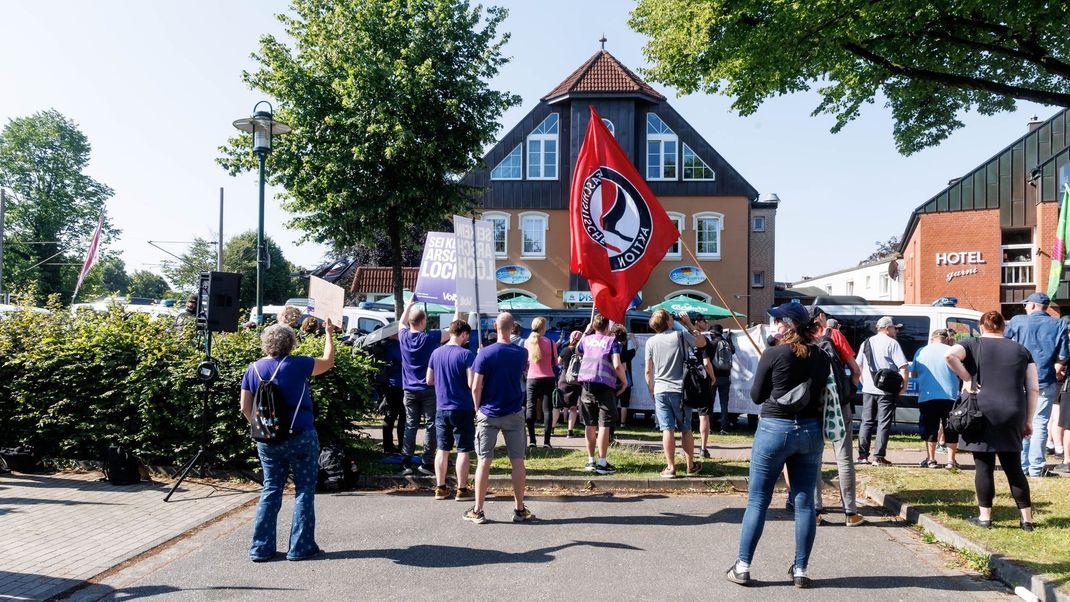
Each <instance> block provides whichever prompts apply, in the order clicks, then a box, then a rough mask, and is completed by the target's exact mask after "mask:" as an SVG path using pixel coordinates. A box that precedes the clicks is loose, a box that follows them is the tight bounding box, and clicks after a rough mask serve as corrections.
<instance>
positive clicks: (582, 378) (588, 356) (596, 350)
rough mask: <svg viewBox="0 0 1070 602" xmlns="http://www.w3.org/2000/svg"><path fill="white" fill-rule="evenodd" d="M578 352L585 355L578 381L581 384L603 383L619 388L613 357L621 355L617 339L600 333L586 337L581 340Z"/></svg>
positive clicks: (581, 362) (577, 348) (577, 347)
mask: <svg viewBox="0 0 1070 602" xmlns="http://www.w3.org/2000/svg"><path fill="white" fill-rule="evenodd" d="M576 352H577V353H580V354H582V355H583V360H582V361H580V375H579V378H578V379H577V380H579V382H581V383H601V384H603V385H606V386H607V387H613V388H614V389H615V388H617V386H618V385H619V384H620V383H618V382H617V372H616V371H615V370H614V369H613V355H614V354H617V355H620V344H619V343H617V339H616V338H614V337H611V336H609V335H605V334H598V333H593V334H589V335H586V336H584V337H583V338H582V339H580V343H579V345H577V346H576Z"/></svg>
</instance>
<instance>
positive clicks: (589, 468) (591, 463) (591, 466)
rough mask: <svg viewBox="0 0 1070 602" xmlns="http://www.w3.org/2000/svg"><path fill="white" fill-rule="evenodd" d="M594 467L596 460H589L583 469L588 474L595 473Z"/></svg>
mask: <svg viewBox="0 0 1070 602" xmlns="http://www.w3.org/2000/svg"><path fill="white" fill-rule="evenodd" d="M594 466H595V465H594V460H589V461H588V462H587V463H586V464H584V465H583V469H584V470H586V471H587V472H594Z"/></svg>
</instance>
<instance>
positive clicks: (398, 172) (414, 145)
mask: <svg viewBox="0 0 1070 602" xmlns="http://www.w3.org/2000/svg"><path fill="white" fill-rule="evenodd" d="M291 8H292V12H291V13H288V14H284V15H279V17H278V18H279V20H280V21H281V22H282V24H283V26H284V27H285V29H286V33H287V34H288V36H289V37H290V38H291V39H292V48H291V47H288V46H286V45H285V44H284V43H283V42H282V41H280V40H278V39H276V38H275V37H274V36H270V35H267V36H263V37H262V38H261V39H260V49H259V51H258V52H256V53H255V54H254V55H253V59H254V60H255V61H256V62H257V63H258V64H259V69H258V70H256V71H255V72H252V73H249V72H245V73H243V74H242V79H243V81H244V82H245V83H246V84H248V85H249V86H250V87H251V88H253V89H255V90H257V91H260V92H263V93H265V94H267V95H269V96H271V97H273V98H274V99H276V102H277V105H276V116H277V118H279V119H281V120H282V121H284V122H286V123H287V124H289V125H290V126H291V127H292V128H293V131H292V132H291V133H290V134H287V135H286V136H281V137H279V138H277V139H276V140H275V144H274V145H273V150H272V154H271V155H270V156H269V158H268V172H269V177H270V180H271V182H272V183H273V184H276V185H279V186H281V187H283V188H284V190H285V193H284V196H285V201H284V206H285V208H286V209H288V210H289V211H291V212H292V213H294V214H295V215H296V217H295V218H294V219H293V220H292V221H291V222H290V224H289V225H290V226H293V227H297V228H301V229H303V230H304V231H305V236H306V237H307V238H311V239H314V240H317V241H319V242H324V243H329V244H331V245H332V246H333V247H334V248H335V249H338V250H344V249H348V248H351V247H354V246H357V245H359V244H363V245H373V244H376V240H375V239H376V236H377V233H383V232H384V230H385V235H386V237H387V240H388V241H389V247H388V248H389V249H390V261H389V263H390V265H392V266H393V267H394V289H395V296H396V298H397V299H398V303H397V307H398V310H399V311H400V308H401V306H402V304H401V267H402V265H403V263H404V262H403V256H402V255H403V249H405V248H406V247H409V248H415V247H419V246H420V245H422V244H423V234H424V232H426V231H427V230H428V229H430V228H431V227H433V226H434V225H437V224H438V223H439V222H441V221H442V219H443V218H446V217H448V216H449V215H450V214H452V213H466V212H467V211H469V210H470V209H471V207H472V205H473V202H474V201H473V195H472V191H471V190H469V189H467V188H465V187H463V186H461V185H460V184H459V176H460V175H461V174H464V173H465V172H467V171H469V170H470V169H472V168H473V167H475V166H476V165H478V163H479V161H480V160H481V157H482V153H483V148H484V147H485V146H486V145H487V144H489V143H490V142H492V141H493V140H494V134H495V132H496V131H497V129H498V120H499V119H500V118H501V116H502V113H503V112H504V111H505V110H506V109H508V108H509V107H511V106H513V105H515V104H517V103H519V102H520V99H519V97H517V96H515V95H512V94H508V93H504V92H498V91H495V90H492V89H490V87H489V85H488V84H487V82H488V81H489V80H490V79H492V78H493V77H494V76H495V75H496V74H497V73H498V70H499V68H500V67H501V66H502V65H503V64H505V63H506V62H507V60H508V59H507V58H505V57H503V56H502V52H501V49H502V46H503V45H504V44H505V42H506V41H507V40H508V37H509V36H508V35H507V34H505V35H502V36H501V37H500V38H499V37H498V35H497V28H498V26H499V25H500V24H501V22H502V20H503V19H504V18H505V16H506V11H505V10H504V9H501V8H497V7H490V8H487V9H486V10H483V9H482V8H481V7H478V6H477V7H470V6H469V4H468V2H467V1H465V0H380V1H377V2H367V1H362V0H339V1H338V2H333V3H330V4H326V3H325V2H323V0H293V1H292V3H291ZM250 146H251V145H250V141H249V137H248V135H246V136H241V137H237V138H233V139H231V140H230V141H229V142H228V144H227V145H226V146H225V147H222V148H221V149H220V150H221V152H222V153H223V156H222V157H221V158H220V159H219V162H220V163H221V164H222V165H223V166H224V167H226V168H227V169H228V170H229V171H230V172H231V173H232V174H235V173H238V172H241V171H245V170H250V169H254V168H255V166H256V159H255V158H254V157H252V156H251V155H250V153H249V148H250Z"/></svg>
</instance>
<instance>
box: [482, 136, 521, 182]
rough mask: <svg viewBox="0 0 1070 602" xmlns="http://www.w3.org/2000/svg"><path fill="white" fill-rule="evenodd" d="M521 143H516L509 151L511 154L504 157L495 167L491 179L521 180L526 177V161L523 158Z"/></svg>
mask: <svg viewBox="0 0 1070 602" xmlns="http://www.w3.org/2000/svg"><path fill="white" fill-rule="evenodd" d="M522 150H523V149H521V145H519V144H518V145H516V147H515V148H513V150H511V151H509V154H508V155H506V156H505V158H504V159H502V161H501V163H499V164H498V165H497V166H496V167H495V168H494V169H492V170H491V172H490V179H492V180H520V179H522V178H523V177H524V175H523V166H524V162H523V160H522V159H521V152H522Z"/></svg>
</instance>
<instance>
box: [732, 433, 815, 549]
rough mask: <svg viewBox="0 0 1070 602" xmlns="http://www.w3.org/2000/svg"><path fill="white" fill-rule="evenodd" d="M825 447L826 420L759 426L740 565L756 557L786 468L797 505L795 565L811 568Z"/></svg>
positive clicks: (751, 470) (752, 456)
mask: <svg viewBox="0 0 1070 602" xmlns="http://www.w3.org/2000/svg"><path fill="white" fill-rule="evenodd" d="M823 448H824V440H823V439H822V438H821V421H820V420H819V419H817V418H807V419H802V420H798V421H795V420H787V419H784V418H766V417H762V419H761V420H760V421H759V422H758V430H757V432H755V433H754V446H753V447H752V448H751V458H750V484H749V491H748V494H747V510H746V512H744V513H743V533H742V535H741V536H740V539H739V559H740V560H742V561H743V562H747V563H750V561H751V560H752V559H753V558H754V550H755V548H757V547H758V540H759V539H761V537H762V529H764V528H765V513H766V511H767V510H768V509H769V502H770V500H771V499H772V497H773V487H774V486H775V485H776V481H777V479H778V478H779V477H780V471H781V470H782V469H783V468H784V465H785V464H787V467H788V477H789V478H790V479H791V495H792V496H793V501H794V503H795V566H796V567H798V568H801V569H805V568H806V565H807V563H808V562H809V560H810V551H811V550H812V549H813V547H814V536H815V535H817V525H816V524H815V523H814V485H815V483H816V480H817V469H818V467H819V466H820V465H821V451H822V449H823Z"/></svg>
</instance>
